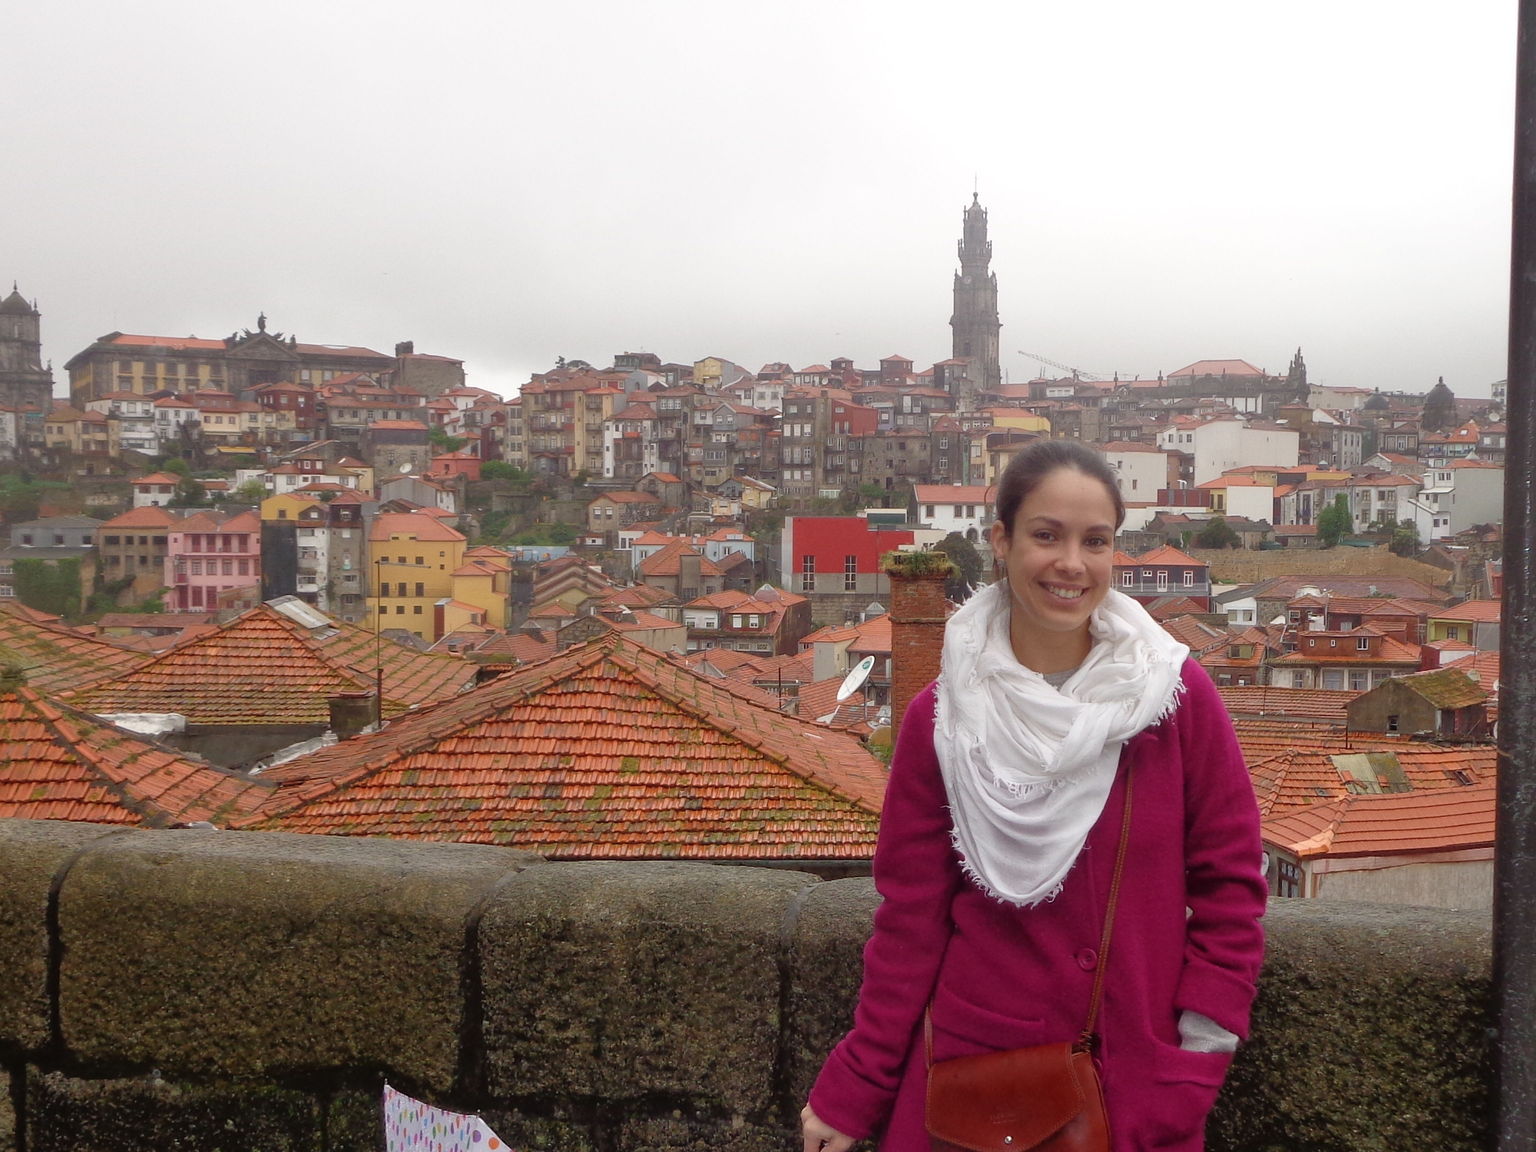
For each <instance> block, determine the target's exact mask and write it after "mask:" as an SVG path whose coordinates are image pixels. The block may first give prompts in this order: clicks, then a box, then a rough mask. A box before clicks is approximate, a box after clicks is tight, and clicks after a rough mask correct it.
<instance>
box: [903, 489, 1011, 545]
mask: <svg viewBox="0 0 1536 1152" xmlns="http://www.w3.org/2000/svg"><path fill="white" fill-rule="evenodd" d="M991 492H992V490H991V489H990V488H988V487H986V486H985V485H982V484H914V485H913V486H912V509H915V511H914V512H912V513H911V515H909V517H908V523H909V524H911V525H913V526H914V527H919V528H930V529H932V530H933V531H935V532H938V533H939V534H940V539H942V538H943V537H944V536H948V535H949V534H950V533H951V532H958V533H959V534H960V535H962V536H964V537H965V538H966V539H967V540H969V541H971V542H972V543H977V542H979V541H981V540H982V539H983V538H985V536H986V534H987V529H988V527H989V526H990V525H991V523H992V505H991V501H990V496H991Z"/></svg>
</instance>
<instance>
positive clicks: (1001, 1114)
mask: <svg viewBox="0 0 1536 1152" xmlns="http://www.w3.org/2000/svg"><path fill="white" fill-rule="evenodd" d="M1078 1055H1080V1056H1081V1058H1082V1059H1084V1060H1090V1061H1091V1059H1092V1057H1090V1056H1088V1055H1087V1054H1078ZM1073 1056H1074V1053H1073V1051H1072V1045H1071V1044H1070V1043H1061V1044H1039V1045H1035V1046H1033V1047H1030V1048H1014V1049H1011V1050H1009V1051H1007V1052H986V1053H982V1054H981V1055H979V1056H962V1057H960V1058H958V1059H955V1060H943V1061H940V1062H939V1063H937V1064H935V1065H934V1066H933V1067H932V1068H930V1069H929V1070H928V1100H927V1104H928V1108H927V1124H928V1131H929V1133H930V1134H931V1135H933V1136H935V1137H937V1138H938V1139H940V1140H944V1141H946V1142H948V1143H950V1144H958V1145H960V1146H962V1147H965V1148H971V1149H975V1152H1023V1150H1025V1149H1029V1148H1033V1147H1034V1146H1035V1145H1036V1144H1039V1143H1040V1142H1041V1141H1042V1140H1045V1139H1046V1138H1047V1137H1049V1136H1051V1135H1052V1134H1053V1133H1055V1132H1057V1131H1059V1130H1060V1129H1061V1128H1062V1127H1064V1126H1065V1125H1066V1124H1067V1122H1068V1121H1069V1120H1071V1119H1072V1118H1073V1117H1074V1116H1076V1115H1077V1114H1078V1113H1080V1112H1081V1111H1082V1110H1083V1104H1084V1096H1083V1087H1082V1085H1081V1084H1079V1083H1078V1078H1077V1070H1076V1069H1075V1068H1074V1067H1073Z"/></svg>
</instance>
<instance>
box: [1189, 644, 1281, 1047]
mask: <svg viewBox="0 0 1536 1152" xmlns="http://www.w3.org/2000/svg"><path fill="white" fill-rule="evenodd" d="M1184 692H1185V695H1184V700H1183V702H1182V704H1181V706H1180V717H1179V720H1180V724H1179V729H1180V731H1179V739H1180V742H1181V744H1182V748H1181V752H1182V758H1183V762H1184V774H1185V780H1184V862H1185V886H1186V899H1187V903H1188V907H1189V919H1188V922H1187V924H1186V929H1185V931H1186V937H1185V938H1186V943H1185V949H1184V966H1183V971H1182V973H1181V975H1180V977H1179V985H1178V989H1177V992H1176V993H1175V1004H1174V1007H1175V1008H1176V1009H1177V1010H1179V1011H1185V1010H1189V1011H1194V1012H1199V1013H1201V1014H1202V1015H1204V1016H1208V1017H1210V1018H1211V1019H1212V1020H1214V1021H1215V1022H1216V1023H1217V1024H1219V1025H1221V1027H1223V1028H1225V1029H1227V1030H1228V1031H1229V1032H1234V1033H1236V1034H1237V1035H1238V1036H1239V1037H1241V1038H1244V1039H1246V1038H1247V1035H1248V1013H1249V1009H1250V1008H1251V1007H1252V1005H1253V997H1254V992H1255V988H1256V983H1257V980H1258V976H1259V967H1260V964H1261V962H1262V960H1263V954H1264V931H1263V928H1262V926H1261V925H1260V923H1259V919H1260V917H1261V916H1263V915H1264V905H1265V901H1266V899H1267V892H1266V888H1265V883H1264V877H1263V874H1262V872H1261V867H1262V865H1261V859H1262V855H1263V850H1262V848H1261V845H1260V842H1259V807H1258V803H1257V801H1256V800H1255V799H1254V795H1253V783H1252V781H1251V780H1250V779H1249V776H1248V769H1247V766H1246V764H1245V763H1244V761H1243V754H1242V749H1241V748H1239V747H1238V743H1237V736H1236V735H1235V734H1234V733H1233V731H1232V721H1231V718H1230V717H1229V716H1228V714H1227V710H1226V707H1225V705H1224V704H1223V703H1222V700H1221V697H1220V695H1219V694H1218V693H1217V691H1216V688H1215V686H1214V685H1212V684H1211V680H1210V677H1209V676H1207V675H1206V673H1205V670H1204V669H1203V668H1201V667H1200V666H1199V665H1198V664H1197V663H1195V662H1194V661H1193V660H1190V661H1188V662H1187V663H1186V664H1185V666H1184Z"/></svg>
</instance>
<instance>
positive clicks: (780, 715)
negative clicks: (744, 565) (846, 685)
mask: <svg viewBox="0 0 1536 1152" xmlns="http://www.w3.org/2000/svg"><path fill="white" fill-rule="evenodd" d="M635 647H642V646H641V645H639V644H637V643H636V644H635ZM657 655H658V656H661V658H662V659H665V656H663V655H662V654H660V653H658V654H657ZM616 662H617V663H621V664H622V663H623V661H622V660H616ZM674 667H676V668H678V670H679V671H681V672H684V673H686V674H688V675H690V676H692V677H693V678H694V679H696V680H698V682H699V684H700V685H701V686H702V687H704V688H705V689H707V690H709V691H718V690H722V689H723V690H725V691H727V692H728V693H729V695H730V696H731V698H732V699H733V700H736V701H738V702H739V703H742V704H745V705H748V706H749V707H751V708H754V709H756V710H758V711H760V712H762V713H764V714H765V715H767V716H772V717H774V718H775V719H776V720H777V721H782V722H786V723H790V724H795V725H799V726H803V727H804V728H806V729H807V730H808V734H809V735H814V736H816V737H817V738H818V739H820V738H822V733H820V732H816V731H814V728H815V726H814V725H812V724H811V723H810V722H809V721H806V720H802V719H801V718H800V717H798V716H791V715H789V714H788V713H786V712H780V711H778V710H777V709H773V708H769V707H768V706H767V705H765V704H759V703H757V702H756V701H754V700H751V699H749V698H748V697H746V696H744V695H740V694H738V693H736V692H734V691H731V690H730V688H729V687H728V685H729V684H730V680H729V678H727V679H724V680H718V681H717V680H706V679H704V678H703V677H701V676H699V674H698V673H697V672H694V671H693V669H691V668H689V667H687V666H686V665H674ZM629 671H631V672H632V673H634V674H636V675H640V676H642V677H643V678H644V679H645V680H646V682H647V687H649V688H650V689H651V690H652V691H654V692H657V693H658V694H660V695H661V696H663V697H665V698H666V699H668V700H670V701H671V702H672V703H673V704H674V705H676V706H677V707H679V708H682V709H683V710H684V711H686V712H687V713H688V714H689V715H691V716H694V717H695V718H697V719H699V720H702V721H703V722H704V723H706V724H708V725H709V726H710V727H712V728H716V729H719V730H720V731H723V732H726V733H728V734H729V735H731V736H733V737H735V738H736V739H738V740H740V741H741V742H742V743H743V744H745V745H746V746H747V747H749V748H751V749H752V750H753V751H755V752H758V753H760V754H762V755H763V756H765V757H767V758H768V759H769V760H772V761H773V762H774V763H775V764H778V765H779V766H780V767H781V768H783V769H784V770H785V771H787V772H789V773H791V774H792V775H794V776H796V777H798V778H800V779H802V780H805V781H806V782H807V783H812V784H815V785H816V787H818V788H821V789H824V790H826V791H828V792H830V793H832V794H833V795H835V796H837V797H838V798H840V799H842V800H845V801H847V802H849V803H851V804H854V805H855V806H859V807H862V806H863V805H864V804H865V801H864V800H862V799H861V798H859V797H857V796H854V795H851V794H850V793H849V792H848V791H847V790H846V789H844V788H842V787H840V786H839V785H838V784H836V783H834V782H832V781H830V780H826V779H824V778H823V777H821V776H819V775H817V774H816V773H815V772H813V771H810V770H809V769H806V768H803V767H801V766H800V765H797V764H795V763H794V762H793V761H792V759H791V758H790V757H789V756H788V755H787V754H786V753H784V752H780V751H778V750H777V749H775V748H773V747H771V746H770V745H771V743H772V737H771V736H763V735H760V734H758V733H755V732H754V733H749V732H746V731H743V730H742V729H741V728H740V727H738V726H736V725H733V724H729V723H727V722H726V720H725V717H723V716H718V715H715V714H712V713H710V712H708V711H707V710H702V709H699V708H698V707H697V705H691V704H690V702H687V701H686V700H685V698H682V697H681V694H679V693H677V692H676V691H675V690H669V689H667V688H665V687H663V686H662V685H661V684H660V683H659V682H658V681H657V680H656V677H655V676H654V675H653V674H647V673H642V672H641V670H640V669H639V668H638V667H637V666H635V665H633V664H631V665H630V666H629ZM849 738H850V739H852V738H853V737H849Z"/></svg>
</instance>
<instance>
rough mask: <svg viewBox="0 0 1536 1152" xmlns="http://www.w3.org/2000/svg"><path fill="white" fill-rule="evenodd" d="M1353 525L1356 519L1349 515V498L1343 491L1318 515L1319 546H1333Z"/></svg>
mask: <svg viewBox="0 0 1536 1152" xmlns="http://www.w3.org/2000/svg"><path fill="white" fill-rule="evenodd" d="M1353 527H1354V521H1353V519H1352V518H1351V517H1350V515H1349V498H1348V497H1347V496H1345V495H1344V494H1343V493H1342V492H1341V493H1339V494H1338V495H1337V496H1335V497H1334V498H1333V503H1332V504H1330V505H1328V507H1326V508H1324V509H1323V510H1322V511H1321V512H1319V513H1318V515H1317V543H1318V546H1319V547H1321V548H1332V547H1333V546H1334V545H1335V544H1337V543H1338V542H1339V541H1340V540H1342V539H1344V537H1345V535H1346V534H1347V533H1348V532H1349V530H1350V529H1351V528H1353Z"/></svg>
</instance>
